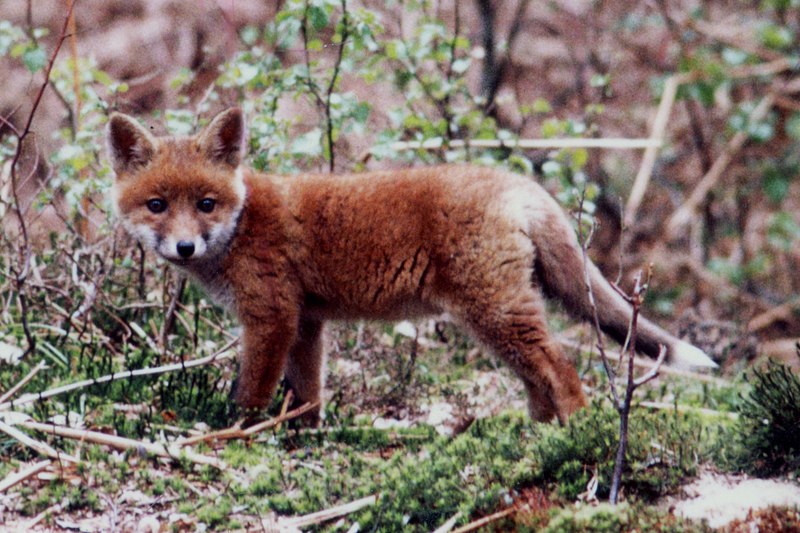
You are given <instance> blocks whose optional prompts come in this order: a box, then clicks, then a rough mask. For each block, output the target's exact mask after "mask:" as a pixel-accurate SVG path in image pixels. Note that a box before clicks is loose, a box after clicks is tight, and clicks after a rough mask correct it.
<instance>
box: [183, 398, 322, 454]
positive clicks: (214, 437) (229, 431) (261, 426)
mask: <svg viewBox="0 0 800 533" xmlns="http://www.w3.org/2000/svg"><path fill="white" fill-rule="evenodd" d="M318 407H319V402H313V403H304V404H303V405H301V406H300V407H298V408H297V409H292V410H291V411H289V412H288V413H285V414H282V415H280V416H276V417H275V418H271V419H269V420H265V421H264V422H260V423H258V424H254V425H252V426H250V427H248V428H245V429H242V428H241V427H239V424H240V422H237V423H236V425H234V426H232V427H229V428H226V429H221V430H219V431H212V432H211V433H206V434H205V435H198V436H196V437H189V438H185V439H178V440H177V441H175V444H176V445H178V446H190V445H192V444H196V443H198V442H209V441H219V440H231V439H246V438H248V437H250V436H252V435H255V434H256V433H259V432H261V431H264V430H265V429H269V428H271V427H274V426H277V425H279V424H281V423H283V422H286V421H287V420H291V419H292V418H296V417H298V416H300V415H303V414H304V413H307V412H308V411H311V410H312V409H317V408H318Z"/></svg>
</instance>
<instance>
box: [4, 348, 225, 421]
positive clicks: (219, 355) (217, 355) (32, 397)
mask: <svg viewBox="0 0 800 533" xmlns="http://www.w3.org/2000/svg"><path fill="white" fill-rule="evenodd" d="M237 342H238V339H235V340H232V341H230V342H229V343H228V344H226V345H225V346H223V347H222V348H221V349H220V350H218V351H216V352H214V353H213V354H211V355H208V356H206V357H201V358H199V359H192V360H190V361H182V362H180V363H172V364H169V365H164V366H157V367H153V368H139V369H137V370H125V371H123V372H115V373H113V374H107V375H105V376H100V377H99V378H92V379H84V380H83V381H78V382H76V383H70V384H67V385H62V386H61V387H56V388H53V389H49V390H46V391H43V392H31V393H28V394H23V395H22V396H20V397H19V398H18V399H17V400H12V401H7V402H3V403H0V411H5V410H8V409H11V408H14V407H19V406H21V405H26V404H29V403H34V402H37V401H40V400H45V399H47V398H52V397H53V396H58V395H59V394H64V393H65V392H71V391H74V390H78V389H82V388H84V387H90V386H92V385H99V384H100V383H108V382H110V381H114V380H117V379H129V378H136V377H143V376H154V375H157V374H166V373H167V372H175V371H177V370H186V369H188V368H194V367H197V366H203V365H207V364H209V363H213V362H215V361H222V360H224V359H227V358H229V357H231V354H227V355H225V352H227V351H228V350H230V349H231V348H232V347H233V345H234V344H236V343H237Z"/></svg>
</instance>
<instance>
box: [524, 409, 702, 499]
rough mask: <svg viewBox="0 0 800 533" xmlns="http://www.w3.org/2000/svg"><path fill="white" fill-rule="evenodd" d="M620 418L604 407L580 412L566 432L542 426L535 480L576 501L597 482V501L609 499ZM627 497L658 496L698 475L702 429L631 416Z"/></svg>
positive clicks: (682, 418)
mask: <svg viewBox="0 0 800 533" xmlns="http://www.w3.org/2000/svg"><path fill="white" fill-rule="evenodd" d="M618 424H619V419H618V415H617V412H616V411H615V410H614V409H613V408H611V407H610V406H607V405H606V406H604V405H602V404H600V403H595V404H593V405H592V406H591V407H590V408H587V409H584V410H583V411H580V412H579V413H576V414H575V415H574V416H572V418H570V420H569V422H568V423H567V425H566V426H564V427H556V426H540V427H538V428H537V434H538V439H536V441H535V442H534V444H533V446H532V448H533V449H532V453H531V455H532V456H533V457H535V458H536V459H537V460H538V464H537V468H536V474H535V480H536V481H537V482H542V481H544V482H551V483H553V484H554V486H555V489H556V492H557V493H558V495H559V496H561V497H563V498H565V499H568V500H575V499H576V498H577V497H578V495H579V494H581V493H582V492H584V491H586V486H587V484H588V483H589V481H590V480H591V479H592V477H593V476H596V477H597V481H598V487H597V496H598V497H600V498H605V497H607V496H608V493H609V489H610V482H611V474H612V472H613V470H614V459H615V453H616V449H617V438H618ZM628 438H629V441H628V456H627V461H626V466H625V474H624V476H623V485H624V486H625V487H626V492H628V493H632V492H633V493H637V494H639V495H642V496H650V497H657V496H659V495H662V494H664V493H668V492H670V491H671V490H673V489H674V488H675V487H676V486H677V485H678V484H679V483H680V481H681V480H682V479H683V478H684V477H686V476H689V475H692V474H693V473H694V469H695V466H696V465H695V461H696V460H697V459H696V457H697V456H698V455H699V453H700V452H701V451H702V450H701V446H700V443H701V442H702V441H703V440H704V435H703V429H702V424H698V421H697V420H696V419H695V418H693V417H692V416H691V415H687V414H682V413H677V412H674V411H658V412H649V411H643V410H636V411H634V412H633V413H631V418H630V426H629V432H628Z"/></svg>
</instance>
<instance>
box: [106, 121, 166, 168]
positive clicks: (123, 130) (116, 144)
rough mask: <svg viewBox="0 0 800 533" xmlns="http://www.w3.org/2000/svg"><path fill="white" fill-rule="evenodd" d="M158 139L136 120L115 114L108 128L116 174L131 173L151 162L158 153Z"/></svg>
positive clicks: (110, 152)
mask: <svg viewBox="0 0 800 533" xmlns="http://www.w3.org/2000/svg"><path fill="white" fill-rule="evenodd" d="M156 142H157V141H156V139H155V137H153V136H152V135H150V133H149V132H148V131H147V130H146V129H144V128H143V127H142V126H141V125H140V124H139V123H138V122H136V120H135V119H134V118H132V117H129V116H128V115H123V114H122V113H113V114H112V115H111V117H110V118H109V119H108V126H107V127H106V144H107V146H108V156H109V158H110V159H111V166H112V167H113V168H114V172H116V173H117V174H120V173H122V172H130V171H133V170H136V169H137V168H139V167H143V166H145V165H147V163H149V162H150V160H151V159H152V158H153V154H155V152H156Z"/></svg>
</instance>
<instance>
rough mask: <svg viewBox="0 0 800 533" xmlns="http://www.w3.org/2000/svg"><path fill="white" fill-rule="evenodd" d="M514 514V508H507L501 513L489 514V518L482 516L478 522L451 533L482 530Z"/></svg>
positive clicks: (515, 509) (515, 510)
mask: <svg viewBox="0 0 800 533" xmlns="http://www.w3.org/2000/svg"><path fill="white" fill-rule="evenodd" d="M516 512H517V508H516V507H509V508H508V509H503V510H502V511H498V512H496V513H494V514H490V515H489V516H484V517H483V518H481V519H480V520H475V521H474V522H470V523H469V524H465V525H463V526H461V527H460V528H458V529H454V530H453V531H452V533H467V532H468V531H475V530H476V529H479V528H482V527H483V526H485V525H487V524H491V523H492V522H497V521H498V520H500V519H501V518H505V517H507V516H510V515H512V514H514V513H516Z"/></svg>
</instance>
